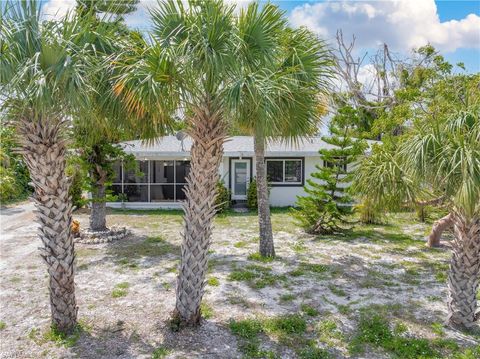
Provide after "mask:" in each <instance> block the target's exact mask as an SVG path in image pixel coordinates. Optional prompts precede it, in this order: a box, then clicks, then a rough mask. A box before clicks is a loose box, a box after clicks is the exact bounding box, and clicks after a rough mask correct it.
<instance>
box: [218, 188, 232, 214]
mask: <svg viewBox="0 0 480 359" xmlns="http://www.w3.org/2000/svg"><path fill="white" fill-rule="evenodd" d="M230 204H231V202H230V190H229V189H228V188H227V187H226V186H225V183H224V182H223V181H218V182H217V197H216V198H215V205H216V206H217V213H221V212H225V211H226V210H227V209H229V208H230Z"/></svg>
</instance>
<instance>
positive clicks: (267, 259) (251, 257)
mask: <svg viewBox="0 0 480 359" xmlns="http://www.w3.org/2000/svg"><path fill="white" fill-rule="evenodd" d="M247 259H249V260H251V261H257V262H262V263H270V262H273V261H274V260H275V258H274V257H263V256H262V255H261V254H260V253H258V252H255V253H251V254H249V255H248V257H247Z"/></svg>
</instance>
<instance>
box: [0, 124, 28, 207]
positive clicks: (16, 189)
mask: <svg viewBox="0 0 480 359" xmlns="http://www.w3.org/2000/svg"><path fill="white" fill-rule="evenodd" d="M15 136H16V131H15V128H14V127H12V126H8V125H7V126H3V124H2V127H1V128H0V202H1V203H6V202H10V201H15V200H18V199H24V198H25V197H27V196H28V195H29V194H30V193H31V192H32V189H31V187H30V186H29V184H28V183H29V181H30V174H29V172H28V169H27V166H26V165H25V163H24V162H23V160H22V157H21V156H20V155H19V154H16V153H15V152H14V149H15V148H17V147H18V143H17V141H16V138H15Z"/></svg>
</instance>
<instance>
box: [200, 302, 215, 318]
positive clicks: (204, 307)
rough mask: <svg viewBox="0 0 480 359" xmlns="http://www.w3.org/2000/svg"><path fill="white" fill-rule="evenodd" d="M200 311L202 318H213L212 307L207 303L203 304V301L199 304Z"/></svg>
mask: <svg viewBox="0 0 480 359" xmlns="http://www.w3.org/2000/svg"><path fill="white" fill-rule="evenodd" d="M200 311H201V313H202V317H203V318H204V319H210V318H212V317H213V314H214V312H213V307H212V306H211V305H210V304H209V303H207V302H205V301H203V302H202V303H201V304H200Z"/></svg>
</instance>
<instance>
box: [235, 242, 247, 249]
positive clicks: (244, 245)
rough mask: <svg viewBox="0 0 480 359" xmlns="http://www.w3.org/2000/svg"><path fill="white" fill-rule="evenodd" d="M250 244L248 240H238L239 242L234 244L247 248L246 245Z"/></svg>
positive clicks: (236, 246)
mask: <svg viewBox="0 0 480 359" xmlns="http://www.w3.org/2000/svg"><path fill="white" fill-rule="evenodd" d="M248 244H249V243H248V242H247V241H238V242H235V243H234V244H233V246H234V247H235V248H245V247H246V246H248Z"/></svg>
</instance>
